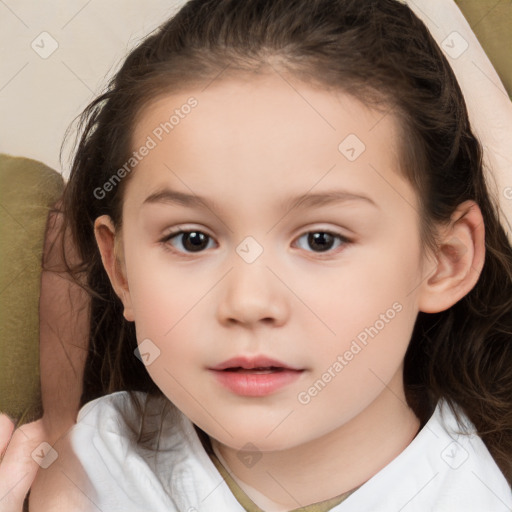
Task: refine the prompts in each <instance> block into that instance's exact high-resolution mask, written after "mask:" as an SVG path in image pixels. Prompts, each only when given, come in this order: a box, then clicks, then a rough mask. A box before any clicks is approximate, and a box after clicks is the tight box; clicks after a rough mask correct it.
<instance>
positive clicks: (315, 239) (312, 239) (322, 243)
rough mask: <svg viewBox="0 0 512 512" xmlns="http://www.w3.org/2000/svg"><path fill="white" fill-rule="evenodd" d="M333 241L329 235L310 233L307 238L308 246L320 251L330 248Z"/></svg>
mask: <svg viewBox="0 0 512 512" xmlns="http://www.w3.org/2000/svg"><path fill="white" fill-rule="evenodd" d="M333 241H334V237H333V236H332V235H330V234H329V233H323V232H318V233H310V234H309V236H308V244H309V245H310V246H311V247H312V248H315V245H317V246H318V247H319V248H320V251H327V250H329V249H330V248H331V247H332V243H333Z"/></svg>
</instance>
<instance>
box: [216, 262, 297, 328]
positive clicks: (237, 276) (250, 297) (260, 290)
mask: <svg viewBox="0 0 512 512" xmlns="http://www.w3.org/2000/svg"><path fill="white" fill-rule="evenodd" d="M221 290H222V291H221V298H220V301H219V303H218V308H217V315H218V320H219V322H220V323H221V324H222V325H225V326H230V325H233V324H236V325H244V326H246V327H254V326H256V325H257V324H272V325H275V326H280V325H283V324H284V323H285V322H286V320H287V318H288V314H289V304H288V302H287V288H286V286H285V285H284V284H283V283H282V282H281V281H280V280H279V279H278V278H277V277H276V275H275V273H274V272H272V271H271V270H270V269H269V268H268V267H267V265H266V264H265V263H264V262H263V258H261V257H260V258H259V259H258V260H256V261H255V262H253V263H247V262H245V261H243V260H242V259H240V261H235V263H234V265H233V267H232V269H231V271H230V272H228V274H227V275H226V276H225V277H224V279H223V280H222V282H221Z"/></svg>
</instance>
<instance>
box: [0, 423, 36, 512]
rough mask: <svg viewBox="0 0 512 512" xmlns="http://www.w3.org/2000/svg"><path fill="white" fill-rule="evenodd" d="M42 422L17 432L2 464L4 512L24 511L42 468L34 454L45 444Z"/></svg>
mask: <svg viewBox="0 0 512 512" xmlns="http://www.w3.org/2000/svg"><path fill="white" fill-rule="evenodd" d="M44 432H45V430H44V428H43V424H42V421H41V420H37V421H34V422H32V423H27V424H26V425H22V426H21V427H19V428H17V429H15V430H14V433H13V434H12V437H11V439H10V441H9V442H8V445H7V449H6V450H5V454H4V457H3V459H2V462H1V464H0V510H1V511H2V512H21V510H22V508H23V502H24V500H25V496H26V495H27V493H28V491H29V489H30V486H31V485H32V482H33V481H34V479H35V477H36V474H37V470H38V469H39V465H38V464H37V462H35V460H34V459H33V458H32V452H33V451H34V450H35V449H36V448H37V447H38V446H39V445H40V444H41V443H42V442H43V441H44V437H45V435H44Z"/></svg>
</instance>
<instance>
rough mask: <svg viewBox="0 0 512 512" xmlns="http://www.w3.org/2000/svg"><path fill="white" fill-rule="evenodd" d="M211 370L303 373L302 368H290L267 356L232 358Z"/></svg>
mask: <svg viewBox="0 0 512 512" xmlns="http://www.w3.org/2000/svg"><path fill="white" fill-rule="evenodd" d="M210 370H218V371H232V372H240V373H271V372H280V371H284V370H292V371H301V370H302V369H301V368H296V367H293V366H290V365H288V364H286V363H283V362H282V361H278V360H277V359H272V358H269V357H266V356H256V357H244V356H239V357H232V358H231V359H228V360H227V361H224V362H222V363H220V364H218V365H217V366H214V367H212V368H210Z"/></svg>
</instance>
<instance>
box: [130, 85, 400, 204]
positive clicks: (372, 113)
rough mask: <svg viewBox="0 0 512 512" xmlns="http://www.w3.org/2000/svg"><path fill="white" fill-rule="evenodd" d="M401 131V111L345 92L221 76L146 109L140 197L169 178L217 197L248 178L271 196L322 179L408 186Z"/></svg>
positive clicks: (139, 133) (140, 139) (324, 182)
mask: <svg viewBox="0 0 512 512" xmlns="http://www.w3.org/2000/svg"><path fill="white" fill-rule="evenodd" d="M395 134H396V121H395V118H394V116H392V115H389V114H386V113H382V112H379V111H376V110H373V109H371V108H368V107H366V106H365V105H364V104H363V103H362V102H361V101H359V100H357V99H355V98H353V97H352V96H349V95H347V94H344V93H343V92H341V91H337V92H333V91H331V90H321V89H319V88H317V87H310V86H308V85H307V84H302V83H292V84H290V83H288V82H286V81H285V80H283V79H282V78H281V77H280V76H275V77H273V78H272V77H265V79H262V80H259V81H254V82H253V83H251V82H246V81H220V80H219V81H215V82H213V83H211V84H210V85H209V86H208V87H207V88H206V89H203V90H201V89H195V90H194V89H191V90H186V91H180V92H176V93H172V94H167V95H164V96H160V97H159V98H157V99H155V101H153V102H152V103H150V104H148V106H147V107H146V108H145V109H144V111H143V112H142V115H141V116H140V117H139V119H138V122H137V123H136V130H135V136H134V138H133V150H134V151H136V152H140V153H144V155H143V158H141V161H140V163H138V164H137V167H136V173H135V174H139V179H138V180H136V181H137V182H138V183H139V187H138V188H139V189H140V197H139V201H140V200H141V198H142V194H145V196H147V195H148V194H150V193H151V192H152V191H154V190H155V189H156V188H158V187H160V186H161V185H162V184H164V183H166V182H168V183H170V184H177V185H178V186H179V188H181V189H183V190H186V189H187V185H188V188H192V189H197V188H200V189H202V190H203V191H204V190H208V191H211V195H213V196H215V195H218V194H221V193H222V194H223V195H224V196H226V195H229V194H230V190H226V184H231V187H232V188H233V189H236V188H237V187H238V189H240V190H241V182H243V183H244V186H245V188H247V190H251V191H252V193H253V194H256V195H258V194H259V195H261V196H262V198H263V196H265V197H269V196H276V194H277V192H279V196H284V195H286V194H285V193H284V192H285V191H289V192H290V194H288V195H290V196H291V195H292V192H293V193H294V194H295V195H298V194H299V193H300V192H301V191H302V192H305V191H307V190H309V189H312V188H314V187H318V186H319V185H320V186H321V187H324V188H326V187H334V186H336V187H337V188H340V186H341V187H342V186H343V185H344V184H346V185H349V186H352V188H353V190H365V189H366V190H370V191H371V190H372V189H375V188H376V185H377V186H378V187H379V190H378V192H379V193H380V192H381V191H382V185H383V184H385V183H386V182H388V183H390V184H391V187H403V186H404V184H402V183H400V181H402V180H401V178H400V177H399V176H398V173H397V172H396V171H397V169H398V165H399V164H398V161H399V158H398V151H399V147H398V143H397V142H398V138H397V137H396V135H395ZM148 148H149V149H148ZM390 173H392V175H390V176H388V174H390ZM379 175H380V177H379ZM382 176H386V177H385V178H384V179H383V178H382ZM135 177H136V176H135ZM395 182H396V183H395ZM262 183H265V187H264V188H262V186H261V184H262ZM184 185H185V186H184ZM239 185H240V186H239ZM384 188H386V186H384ZM387 188H388V190H384V192H385V193H386V194H388V195H389V193H390V190H389V185H388V186H387ZM238 189H237V190H238ZM401 193H407V192H404V191H401Z"/></svg>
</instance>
